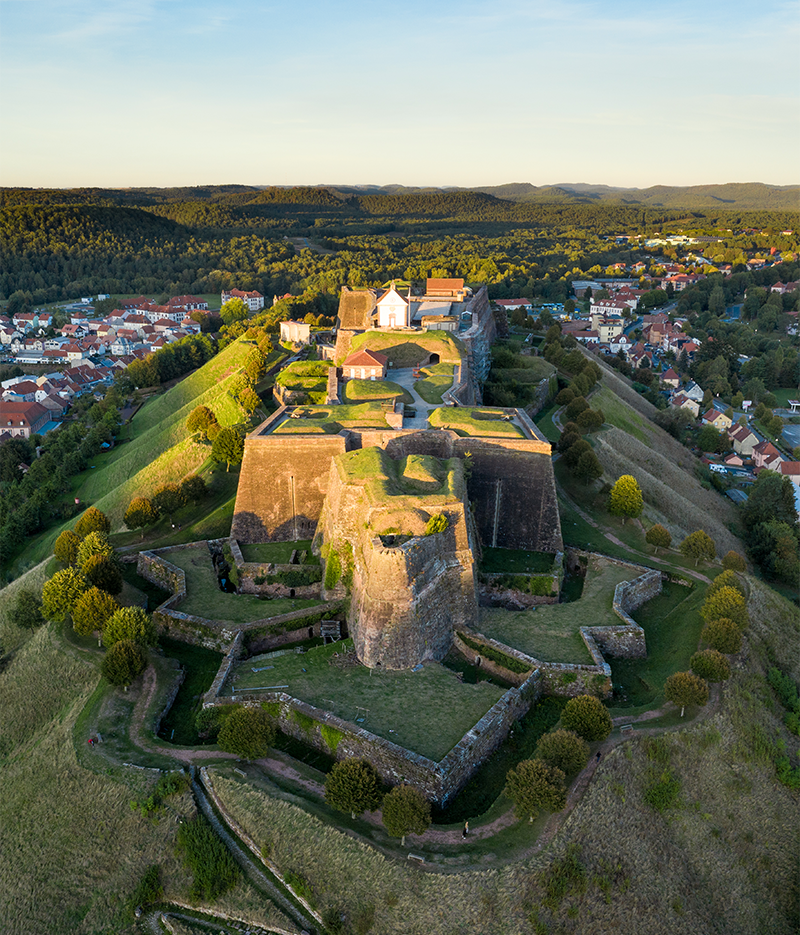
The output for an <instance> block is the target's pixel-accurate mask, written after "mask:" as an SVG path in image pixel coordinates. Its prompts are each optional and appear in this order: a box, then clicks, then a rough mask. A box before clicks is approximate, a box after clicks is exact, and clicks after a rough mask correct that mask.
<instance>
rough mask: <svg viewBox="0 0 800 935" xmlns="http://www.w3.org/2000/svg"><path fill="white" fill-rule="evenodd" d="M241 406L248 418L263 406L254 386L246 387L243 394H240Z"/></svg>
mask: <svg viewBox="0 0 800 935" xmlns="http://www.w3.org/2000/svg"><path fill="white" fill-rule="evenodd" d="M239 405H240V406H241V407H242V409H244V411H245V412H246V413H247V415H248V416H251V415H252V414H253V413H254V412H255V411H256V409H258V407H259V406H260V405H261V399H260V397H259V395H258V393H256V391H255V390H254V389H253V387H252V386H246V387H245V388H244V389H243V390H242V392H241V393H239Z"/></svg>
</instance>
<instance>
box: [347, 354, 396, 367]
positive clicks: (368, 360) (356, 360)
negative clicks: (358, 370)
mask: <svg viewBox="0 0 800 935" xmlns="http://www.w3.org/2000/svg"><path fill="white" fill-rule="evenodd" d="M388 363H389V358H388V357H387V356H386V355H385V354H379V353H378V352H377V351H356V352H355V353H354V354H351V355H350V356H349V357H348V358H347V360H346V361H345V362H344V363H343V364H342V366H343V367H385V366H386V365H387V364H388Z"/></svg>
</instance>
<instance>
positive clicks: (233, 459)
mask: <svg viewBox="0 0 800 935" xmlns="http://www.w3.org/2000/svg"><path fill="white" fill-rule="evenodd" d="M243 456H244V439H243V438H242V436H241V435H240V434H239V433H238V432H237V431H235V430H234V429H230V428H225V429H222V430H221V431H220V433H219V435H217V437H216V438H215V439H214V444H213V445H212V447H211V457H212V459H213V460H214V461H216V462H217V463H218V464H221V463H222V462H225V464H226V465H227V467H226V468H225V471H226V473H227V472H228V471H230V469H231V465H232V464H241V462H242V457H243Z"/></svg>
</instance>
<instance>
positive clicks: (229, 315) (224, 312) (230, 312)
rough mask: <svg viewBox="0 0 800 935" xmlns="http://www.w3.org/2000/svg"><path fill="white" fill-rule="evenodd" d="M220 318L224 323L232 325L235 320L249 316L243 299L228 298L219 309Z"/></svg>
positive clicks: (241, 319)
mask: <svg viewBox="0 0 800 935" xmlns="http://www.w3.org/2000/svg"><path fill="white" fill-rule="evenodd" d="M219 316H220V318H221V319H222V320H223V321H224V322H225V324H226V325H232V324H233V323H234V322H237V321H244V320H245V318H248V317H249V316H250V309H249V308H248V307H247V303H246V302H245V301H244V299H237V298H233V299H228V301H227V302H226V303H225V304H224V305H223V306H222V308H221V309H220V310H219Z"/></svg>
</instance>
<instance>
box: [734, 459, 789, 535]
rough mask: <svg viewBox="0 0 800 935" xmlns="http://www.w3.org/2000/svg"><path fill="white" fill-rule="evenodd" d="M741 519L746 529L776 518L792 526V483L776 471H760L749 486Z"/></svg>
mask: <svg viewBox="0 0 800 935" xmlns="http://www.w3.org/2000/svg"><path fill="white" fill-rule="evenodd" d="M742 520H743V522H744V524H745V526H746V527H747V529H748V530H751V529H753V528H754V527H755V526H757V525H759V524H760V523H768V522H770V521H772V520H778V521H779V522H781V523H786V524H787V525H788V526H790V527H792V528H794V526H795V524H796V523H797V507H796V506H795V503H794V484H792V482H791V480H790V479H789V478H788V477H783V476H781V475H780V474H778V473H777V472H776V471H761V473H760V474H759V475H758V477H757V478H756V482H755V483H754V484H753V486H752V487H751V488H750V492H749V494H748V496H747V503H745V505H744V507H743V508H742Z"/></svg>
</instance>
